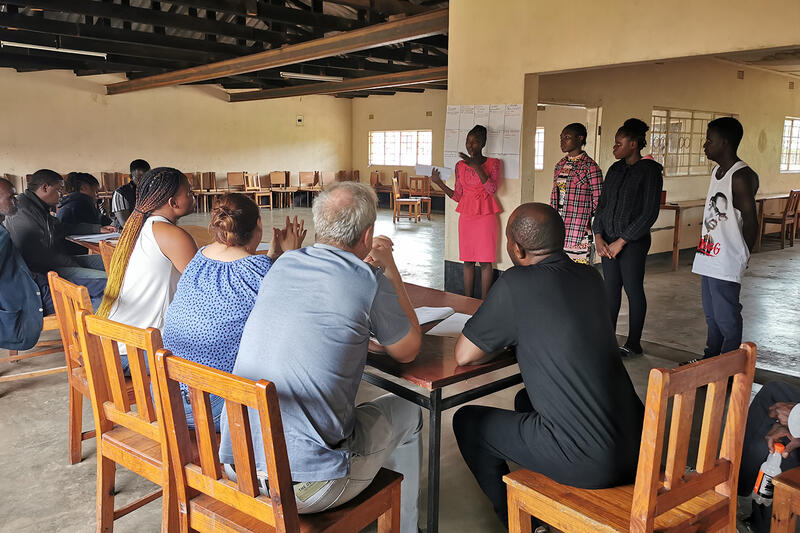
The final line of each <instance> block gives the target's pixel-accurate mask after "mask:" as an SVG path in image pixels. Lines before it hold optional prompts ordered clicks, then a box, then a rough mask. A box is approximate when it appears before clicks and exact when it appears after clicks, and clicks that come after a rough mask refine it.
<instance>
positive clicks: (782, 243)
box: [781, 220, 786, 250]
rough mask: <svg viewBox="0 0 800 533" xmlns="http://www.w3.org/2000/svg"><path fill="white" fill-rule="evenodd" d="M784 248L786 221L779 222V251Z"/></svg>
mask: <svg viewBox="0 0 800 533" xmlns="http://www.w3.org/2000/svg"><path fill="white" fill-rule="evenodd" d="M785 246H786V221H785V220H784V221H783V222H781V250H783V248H784V247H785Z"/></svg>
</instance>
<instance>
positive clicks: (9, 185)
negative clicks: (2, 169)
mask: <svg viewBox="0 0 800 533" xmlns="http://www.w3.org/2000/svg"><path fill="white" fill-rule="evenodd" d="M2 183H5V184H6V185H8V187H9V188H10V189H16V188H17V186H16V185H14V184H13V183H11V180H7V179H5V178H0V184H2Z"/></svg>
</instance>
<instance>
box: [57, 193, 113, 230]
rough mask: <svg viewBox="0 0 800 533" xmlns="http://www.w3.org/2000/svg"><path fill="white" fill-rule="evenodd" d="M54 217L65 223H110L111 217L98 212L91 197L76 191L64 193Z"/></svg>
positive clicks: (103, 224)
mask: <svg viewBox="0 0 800 533" xmlns="http://www.w3.org/2000/svg"><path fill="white" fill-rule="evenodd" d="M56 218H58V220H60V221H61V222H65V223H67V224H81V223H84V224H100V225H101V226H107V225H109V224H111V219H110V218H108V217H107V216H105V215H104V214H102V213H101V212H100V209H98V208H97V204H95V202H94V201H93V200H92V199H91V197H89V196H87V195H85V194H83V193H80V192H78V191H75V192H73V193H70V194H68V195H66V196H65V197H63V198H62V199H61V201H60V202H58V211H56Z"/></svg>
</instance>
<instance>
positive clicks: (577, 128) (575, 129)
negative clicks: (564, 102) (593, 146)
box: [564, 122, 589, 146]
mask: <svg viewBox="0 0 800 533" xmlns="http://www.w3.org/2000/svg"><path fill="white" fill-rule="evenodd" d="M564 129H565V130H567V131H571V132H572V133H574V134H575V135H577V136H578V137H583V142H582V143H581V146H585V145H586V137H588V136H589V133H588V132H587V131H586V126H584V125H583V124H581V123H580V122H573V123H572V124H567V125H566V126H564Z"/></svg>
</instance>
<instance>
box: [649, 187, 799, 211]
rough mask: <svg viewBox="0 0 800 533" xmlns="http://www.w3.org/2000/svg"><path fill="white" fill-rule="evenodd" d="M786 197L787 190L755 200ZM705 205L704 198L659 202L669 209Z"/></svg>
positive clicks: (764, 195) (758, 197) (757, 197)
mask: <svg viewBox="0 0 800 533" xmlns="http://www.w3.org/2000/svg"><path fill="white" fill-rule="evenodd" d="M786 198H789V193H788V192H778V193H767V194H757V195H756V202H766V201H769V200H785V199H786ZM705 205H706V201H705V199H700V200H680V201H677V202H667V203H666V204H661V209H669V210H671V211H676V210H678V209H690V208H692V207H703V206H705Z"/></svg>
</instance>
